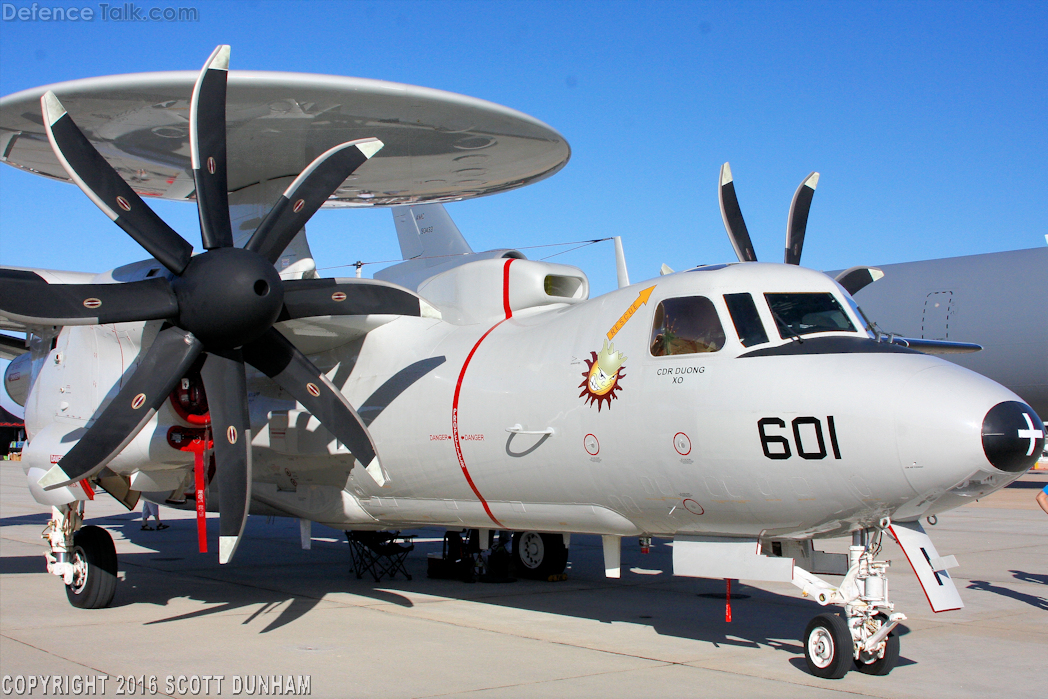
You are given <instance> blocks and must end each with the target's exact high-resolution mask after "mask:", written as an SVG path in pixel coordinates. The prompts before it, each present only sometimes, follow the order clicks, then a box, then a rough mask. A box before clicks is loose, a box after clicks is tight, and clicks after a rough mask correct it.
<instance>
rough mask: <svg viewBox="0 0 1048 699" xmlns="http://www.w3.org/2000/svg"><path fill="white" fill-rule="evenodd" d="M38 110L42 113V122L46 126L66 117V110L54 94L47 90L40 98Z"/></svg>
mask: <svg viewBox="0 0 1048 699" xmlns="http://www.w3.org/2000/svg"><path fill="white" fill-rule="evenodd" d="M40 110H41V111H42V112H43V116H44V121H46V122H47V123H48V125H49V126H50V125H54V123H55V122H56V121H58V120H59V119H61V118H62V117H64V116H65V115H66V109H65V107H63V106H62V103H61V102H59V101H58V97H57V96H56V95H55V93H53V92H51V90H48V91H47V92H45V93H44V94H43V96H41V97H40Z"/></svg>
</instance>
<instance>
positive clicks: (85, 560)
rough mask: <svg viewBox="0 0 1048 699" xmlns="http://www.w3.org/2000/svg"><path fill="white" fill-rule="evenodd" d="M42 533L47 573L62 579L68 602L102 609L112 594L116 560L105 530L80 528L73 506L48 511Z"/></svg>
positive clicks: (80, 517) (77, 515)
mask: <svg viewBox="0 0 1048 699" xmlns="http://www.w3.org/2000/svg"><path fill="white" fill-rule="evenodd" d="M51 513H52V519H51V521H50V522H48V523H47V527H46V528H45V529H44V531H43V538H45V539H47V541H48V543H49V544H50V545H51V550H50V551H49V552H47V553H46V554H44V555H45V557H46V558H47V572H49V573H51V574H52V575H57V576H58V577H60V578H62V580H63V582H65V585H66V597H67V598H68V599H69V603H70V604H71V605H73V606H74V607H77V608H79V609H102V608H104V607H108V606H109V605H110V604H111V603H112V602H113V596H114V595H115V594H116V574H117V558H116V547H115V546H114V545H113V537H111V536H110V535H109V532H107V531H106V530H105V529H103V528H101V527H95V526H87V527H84V526H81V525H82V523H83V514H82V513H81V512H80V508H79V507H77V504H76V503H72V504H71V505H62V506H61V507H53V508H52V509H51Z"/></svg>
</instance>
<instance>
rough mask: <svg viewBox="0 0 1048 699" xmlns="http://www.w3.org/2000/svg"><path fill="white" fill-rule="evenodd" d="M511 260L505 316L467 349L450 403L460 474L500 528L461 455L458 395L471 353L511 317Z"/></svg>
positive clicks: (505, 281)
mask: <svg viewBox="0 0 1048 699" xmlns="http://www.w3.org/2000/svg"><path fill="white" fill-rule="evenodd" d="M512 262H513V260H512V259H509V260H506V266H505V267H504V268H503V270H502V306H503V308H504V309H505V311H506V317H505V318H503V319H502V320H500V321H499V322H497V323H495V324H494V325H492V326H491V327H490V328H489V329H488V331H487V332H486V333H484V334H483V335H481V336H480V339H479V340H477V343H476V344H475V345H473V349H471V350H470V351H469V354H468V355H467V356H466V361H464V362H463V363H462V369H461V370H460V371H459V375H458V381H456V382H455V398H454V400H453V401H452V403H451V438H452V440H453V441H454V442H455V456H457V457H458V462H459V468H461V469H462V475H463V476H465V477H466V482H467V483H469V487H470V488H472V489H473V494H474V495H476V496H477V499H478V500H480V504H481V505H483V506H484V511H485V512H487V513H488V517H489V518H491V521H492V522H494V523H495V524H496V525H497V526H498V527H500V528H504V527H503V525H502V522H500V521H498V520H497V519H495V515H493V514H491V508H490V507H488V501H487V500H485V499H484V496H483V495H481V494H480V491H479V490H477V485H476V484H475V483H474V482H473V478H472V477H471V476H470V475H469V469H468V468H466V460H465V458H463V456H462V441H461V439H459V428H458V409H459V396H460V395H461V393H462V379H463V378H465V376H466V369H467V368H468V367H469V363H470V361H471V360H472V359H473V355H474V354H476V353H477V349H478V348H479V347H480V343H482V342H484V340H485V339H487V337H488V335H490V334H491V333H492V331H493V330H494V329H495V328H497V327H498V326H500V325H502V324H503V323H505V322H506V321H507V320H509V319H510V318H512V317H513V309H512V308H510V305H509V266H510V264H511V263H512Z"/></svg>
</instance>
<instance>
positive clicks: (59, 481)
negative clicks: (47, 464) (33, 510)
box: [37, 464, 69, 490]
mask: <svg viewBox="0 0 1048 699" xmlns="http://www.w3.org/2000/svg"><path fill="white" fill-rule="evenodd" d="M68 482H69V475H68V474H66V472H65V471H63V470H62V467H61V466H59V465H58V464H55V465H54V466H52V467H51V470H50V471H48V472H47V473H45V474H44V475H43V476H41V477H40V480H39V481H37V485H39V486H40V487H41V488H43V489H44V490H48V489H51V488H56V487H58V486H60V485H65V484H66V483H68Z"/></svg>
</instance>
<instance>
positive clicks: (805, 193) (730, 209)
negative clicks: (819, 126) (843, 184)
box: [718, 163, 819, 265]
mask: <svg viewBox="0 0 1048 699" xmlns="http://www.w3.org/2000/svg"><path fill="white" fill-rule="evenodd" d="M818 184H819V173H817V172H812V173H810V174H809V175H808V176H807V177H805V178H804V180H803V181H802V182H801V184H800V186H799V187H797V191H796V192H794V194H793V201H792V202H790V217H789V219H788V220H787V222H786V255H785V257H784V260H783V261H784V262H785V263H786V264H788V265H799V264H800V263H801V250H802V249H803V247H804V231H805V229H806V228H807V227H808V212H809V211H810V210H811V200H812V197H814V196H815V186H816V185H818ZM718 198H719V199H720V210H721V219H722V220H723V221H724V229H725V230H726V231H728V239H729V240H730V241H731V246H732V247H733V248H735V255H736V256H737V257H738V258H739V262H756V261H757V253H756V251H754V249H753V243H752V242H751V241H750V233H749V231H748V230H746V222H745V221H744V220H743V218H742V208H741V207H740V206H739V198H738V197H737V196H736V194H735V182H734V180H733V178H732V176H731V166H730V165H729V164H728V163H724V164H723V165H721V171H720V188H719V189H718Z"/></svg>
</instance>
